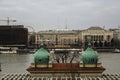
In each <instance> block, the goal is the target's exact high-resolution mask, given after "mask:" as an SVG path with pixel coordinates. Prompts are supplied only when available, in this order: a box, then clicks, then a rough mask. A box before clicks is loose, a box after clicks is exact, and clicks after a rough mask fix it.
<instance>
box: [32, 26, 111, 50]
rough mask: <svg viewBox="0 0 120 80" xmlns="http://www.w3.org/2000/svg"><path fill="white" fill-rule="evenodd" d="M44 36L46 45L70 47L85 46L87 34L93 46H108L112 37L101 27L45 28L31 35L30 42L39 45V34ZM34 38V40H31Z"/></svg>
mask: <svg viewBox="0 0 120 80" xmlns="http://www.w3.org/2000/svg"><path fill="white" fill-rule="evenodd" d="M41 34H42V35H43V37H44V43H45V45H46V46H47V47H53V46H54V47H55V46H56V47H60V46H64V45H66V46H70V47H71V48H76V47H77V48H80V47H81V46H83V47H85V46H86V44H87V36H88V35H91V37H92V39H91V40H92V45H93V46H94V47H103V46H104V47H109V46H110V45H111V40H112V38H113V32H112V31H109V30H105V29H103V28H101V27H90V28H88V29H86V30H68V29H64V30H46V31H39V32H38V33H36V34H34V37H32V43H33V44H34V45H36V47H39V45H40V42H41V37H40V35H41ZM33 39H34V40H33Z"/></svg>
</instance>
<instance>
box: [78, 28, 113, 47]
mask: <svg viewBox="0 0 120 80" xmlns="http://www.w3.org/2000/svg"><path fill="white" fill-rule="evenodd" d="M89 35H90V36H91V41H92V44H93V46H95V47H100V46H101V47H102V46H106V47H107V45H106V43H109V45H110V42H111V40H112V38H113V32H112V31H108V30H105V29H103V28H101V27H90V28H88V29H86V30H83V31H82V32H81V33H79V36H80V37H81V38H80V39H81V40H80V41H82V43H83V46H85V45H86V43H87V36H89ZM99 43H100V44H99Z"/></svg>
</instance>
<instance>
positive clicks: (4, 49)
mask: <svg viewBox="0 0 120 80" xmlns="http://www.w3.org/2000/svg"><path fill="white" fill-rule="evenodd" d="M16 50H17V48H16V47H0V54H4V53H17V51H16Z"/></svg>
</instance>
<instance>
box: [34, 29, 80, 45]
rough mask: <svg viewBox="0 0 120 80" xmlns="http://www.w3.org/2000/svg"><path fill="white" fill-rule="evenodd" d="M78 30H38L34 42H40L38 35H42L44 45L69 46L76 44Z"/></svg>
mask: <svg viewBox="0 0 120 80" xmlns="http://www.w3.org/2000/svg"><path fill="white" fill-rule="evenodd" d="M79 32H80V30H67V29H65V30H48V31H39V32H38V33H37V34H36V37H35V44H37V45H38V47H39V44H40V42H41V37H40V35H41V34H42V35H43V37H44V43H45V45H46V46H48V47H49V46H55V45H59V46H60V45H61V46H62V45H69V46H71V47H73V46H74V47H75V46H78V44H80V43H79V38H80V37H79V36H78V33H79Z"/></svg>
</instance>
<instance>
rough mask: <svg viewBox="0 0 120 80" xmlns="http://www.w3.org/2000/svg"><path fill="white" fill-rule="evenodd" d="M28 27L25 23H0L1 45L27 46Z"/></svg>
mask: <svg viewBox="0 0 120 80" xmlns="http://www.w3.org/2000/svg"><path fill="white" fill-rule="evenodd" d="M27 43H28V29H27V28H24V26H23V25H0V46H5V47H20V48H23V47H27Z"/></svg>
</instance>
